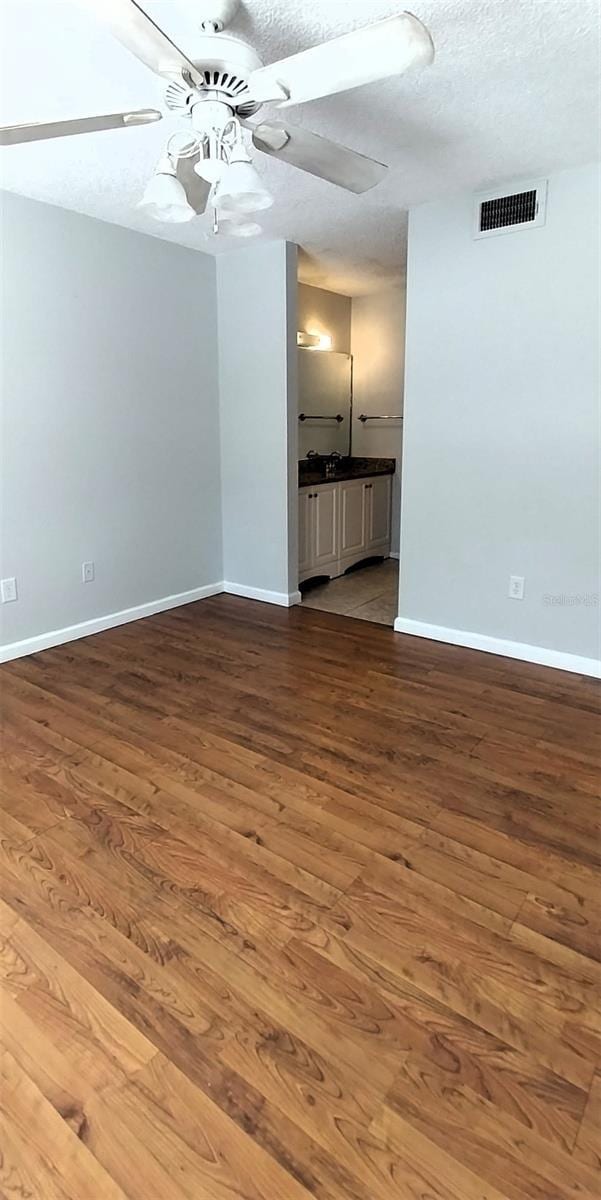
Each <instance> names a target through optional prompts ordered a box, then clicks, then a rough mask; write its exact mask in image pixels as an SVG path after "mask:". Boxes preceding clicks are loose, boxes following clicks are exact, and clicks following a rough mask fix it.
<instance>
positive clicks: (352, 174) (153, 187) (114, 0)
mask: <svg viewBox="0 0 601 1200" xmlns="http://www.w3.org/2000/svg"><path fill="white" fill-rule="evenodd" d="M79 3H80V4H82V5H84V6H85V7H87V8H89V9H90V10H91V11H92V12H93V14H94V16H95V17H97V19H98V20H100V21H102V22H103V23H104V24H106V25H108V27H109V29H110V30H111V32H112V33H113V34H114V36H115V37H116V38H117V39H118V40H119V41H120V42H121V43H122V45H124V46H126V48H127V49H128V50H130V51H131V53H132V54H134V55H135V56H136V57H137V58H139V59H140V60H141V62H143V63H144V64H145V65H146V66H147V67H149V69H150V70H152V71H154V72H155V74H157V75H159V76H161V77H162V78H163V79H165V80H166V81H167V84H168V86H167V88H166V93H165V104H166V106H167V108H168V110H169V111H170V113H171V115H173V116H175V117H177V118H180V119H181V120H182V121H184V122H186V123H187V129H188V137H187V139H186V140H185V144H184V146H183V148H182V149H178V147H177V146H176V145H175V136H177V135H174V138H170V139H169V143H168V144H167V147H166V150H165V152H164V154H163V156H162V158H161V160H160V162H159V165H158V166H157V169H156V171H155V174H154V176H153V178H152V179H151V180H149V183H148V184H147V187H146V190H145V193H144V196H143V198H142V200H141V201H140V204H139V207H140V208H143V209H145V210H146V211H148V212H149V213H150V214H152V215H153V216H155V217H156V218H157V219H158V220H161V221H169V222H183V221H189V220H191V219H192V218H193V217H194V216H197V215H201V214H202V213H203V212H204V211H205V209H206V207H207V205H210V206H211V207H212V208H213V231H214V232H215V233H217V232H219V224H220V218H221V219H222V220H225V221H227V223H228V228H227V232H228V233H230V234H231V235H232V236H234V237H252V236H254V235H255V234H256V233H259V232H261V229H260V226H258V225H257V224H256V223H255V222H252V221H244V220H242V221H240V220H234V218H236V217H237V216H244V215H246V214H249V213H254V212H258V211H261V210H263V209H267V208H269V207H270V206H271V205H272V204H273V196H272V195H271V193H270V192H269V191H268V190H267V188H266V187H265V186H264V184H263V182H262V180H261V176H260V174H259V172H258V171H257V170H256V168H255V166H254V164H253V162H252V160H251V157H250V155H249V153H248V150H247V148H246V145H245V141H244V135H243V132H242V127H244V128H245V129H247V130H248V131H249V133H250V141H251V142H252V146H253V148H254V149H255V150H257V151H259V152H260V153H264V154H267V155H269V156H270V157H272V158H279V159H280V160H281V161H283V162H287V163H290V164H291V165H292V166H295V167H297V168H298V169H299V170H302V171H307V172H308V173H309V174H311V175H315V176H317V177H318V178H319V179H325V180H327V181H328V182H330V183H333V184H336V185H337V186H339V187H342V188H345V189H346V190H347V191H350V192H355V193H356V194H360V193H361V192H365V191H368V190H369V188H372V187H375V186H376V184H378V183H379V182H380V181H381V180H382V179H383V178H384V176H385V174H386V171H387V167H386V165H385V164H384V163H380V162H377V161H376V160H375V159H372V158H369V157H368V156H366V155H364V154H359V153H357V152H356V151H354V150H350V149H348V148H347V147H346V146H342V145H340V144H339V143H337V142H332V141H330V140H329V139H328V138H323V137H321V136H319V135H318V134H315V133H311V131H310V130H308V129H303V128H302V127H300V128H299V127H296V126H294V125H290V124H289V122H288V121H287V120H282V119H280V118H270V119H269V120H268V121H267V122H265V121H263V122H259V123H257V124H253V123H252V122H251V120H250V118H251V117H254V116H255V114H256V113H257V112H258V110H259V109H260V107H261V105H262V104H264V103H272V104H276V105H278V106H279V107H281V108H288V107H290V106H291V105H294V104H303V103H305V102H306V101H309V100H315V99H318V98H321V97H324V96H332V95H335V94H336V93H337V92H341V91H346V90H348V89H350V88H356V87H360V86H361V85H363V84H366V83H374V82H376V81H377V80H380V79H387V78H389V77H390V76H393V75H400V74H402V73H403V72H404V71H406V70H408V69H409V68H410V67H412V66H416V65H417V66H425V65H428V64H429V63H431V62H432V61H433V58H434V46H433V43H432V38H431V36H430V34H429V32H428V30H427V29H426V27H425V26H424V25H422V23H421V21H419V20H418V18H417V17H414V16H413V15H412V14H411V13H407V12H403V13H401V14H400V15H399V16H396V17H389V18H387V19H385V20H383V21H376V22H375V24H373V25H369V26H367V27H366V28H364V29H357V30H355V31H354V32H353V33H348V34H344V35H343V36H342V37H339V38H334V39H332V41H329V42H325V43H323V44H322V45H321V46H313V47H311V48H310V49H308V50H302V51H301V52H300V53H299V54H293V55H291V56H290V57H289V58H285V59H282V60H281V61H280V62H277V63H270V64H268V65H267V66H263V64H262V63H261V60H260V58H259V56H258V54H257V53H256V51H255V50H254V49H253V47H252V46H250V45H248V43H247V42H245V41H244V40H243V39H242V38H239V37H237V36H235V35H233V34H231V33H224V32H223V30H224V28H225V27H226V26H227V25H229V24H230V22H231V21H232V19H233V18H234V16H235V14H236V11H237V9H238V7H239V0H196V4H197V9H198V12H199V17H200V23H201V34H200V36H199V38H198V39H197V48H196V51H195V55H196V56H195V58H194V59H191V58H188V57H187V56H186V55H185V54H184V52H183V51H182V50H180V49H179V47H178V46H176V45H175V43H174V42H172V41H171V39H170V38H169V37H168V36H167V34H166V33H164V32H163V30H162V29H161V28H160V27H159V26H158V25H157V24H156V23H155V22H154V21H153V20H152V18H151V17H149V16H148V14H147V13H145V12H144V10H143V8H141V7H140V5H139V4H138V3H137V0H79ZM161 116H162V114H161V113H160V112H158V111H157V110H156V109H141V110H139V111H138V112H128V113H116V114H109V115H108V116H100V117H84V118H82V119H81V120H75V121H54V122H51V123H50V124H34V125H13V126H8V127H6V128H4V129H0V145H15V144H17V143H20V142H30V141H38V140H41V139H45V138H55V137H66V136H69V135H72V134H80V133H88V132H95V131H99V130H104V129H119V128H128V127H129V126H136V125H142V124H147V123H151V122H154V121H157V120H160V119H161ZM190 127H191V133H192V138H190ZM180 144H181V135H180ZM170 146H171V149H170ZM192 158H194V162H192ZM188 160H189V161H188ZM181 163H183V164H184V166H185V171H182V170H180V169H179V168H180V164H181ZM190 172H191V173H190Z"/></svg>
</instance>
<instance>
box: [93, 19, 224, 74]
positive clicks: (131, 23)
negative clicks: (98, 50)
mask: <svg viewBox="0 0 601 1200" xmlns="http://www.w3.org/2000/svg"><path fill="white" fill-rule="evenodd" d="M79 3H80V4H81V5H83V6H84V7H85V8H87V9H89V10H90V11H91V12H92V15H93V16H94V17H96V18H97V19H98V20H100V21H102V22H103V24H105V25H108V27H109V29H110V31H111V33H112V34H113V35H114V37H116V38H117V40H118V41H119V42H121V43H122V45H123V46H125V47H126V48H127V49H128V50H131V53H132V54H135V56H136V58H139V59H140V61H141V62H143V63H144V64H145V66H147V67H150V70H151V71H155V72H156V74H157V75H163V76H164V77H165V78H167V79H174V78H177V79H180V78H181V76H182V75H186V76H188V77H189V78H190V79H191V81H192V83H196V84H200V83H203V82H204V80H203V76H202V75H201V74H200V72H199V71H198V69H197V68H196V67H195V66H194V63H193V62H191V60H190V59H189V58H187V57H186V55H185V54H184V53H183V51H182V50H180V49H179V47H178V46H176V45H175V43H174V42H172V41H171V38H169V37H167V34H166V33H164V32H163V30H162V29H161V28H160V26H159V25H157V24H156V23H155V22H154V21H153V20H152V17H149V16H148V13H145V12H144V9H143V8H141V7H140V5H139V4H137V3H136V0H100V2H99V0H79Z"/></svg>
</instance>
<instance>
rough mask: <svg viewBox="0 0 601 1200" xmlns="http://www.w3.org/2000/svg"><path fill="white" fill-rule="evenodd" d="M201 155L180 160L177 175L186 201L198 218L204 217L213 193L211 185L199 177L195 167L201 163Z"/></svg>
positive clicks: (176, 170) (176, 169)
mask: <svg viewBox="0 0 601 1200" xmlns="http://www.w3.org/2000/svg"><path fill="white" fill-rule="evenodd" d="M199 158H200V154H195V155H194V156H193V157H192V158H178V160H177V165H176V168H175V173H176V175H177V178H178V179H179V181H180V183H181V184H182V186H183V189H184V191H185V193H186V199H187V201H188V204H189V205H190V207H191V208H193V209H194V212H195V213H196V215H197V216H199V217H200V216H202V214H203V212H204V211H205V209H206V207H207V201H208V199H209V195H210V192H211V184H210V183H207V181H206V179H201V177H200V175H197V174H196V172H195V170H194V167H195V166H196V163H197V162H198V161H199Z"/></svg>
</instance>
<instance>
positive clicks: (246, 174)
mask: <svg viewBox="0 0 601 1200" xmlns="http://www.w3.org/2000/svg"><path fill="white" fill-rule="evenodd" d="M215 204H216V207H217V210H218V212H221V213H223V214H224V215H225V214H227V213H253V212H260V211H261V210H262V209H265V208H271V205H272V204H273V196H272V195H271V192H268V191H267V188H266V187H265V186H264V184H263V182H262V180H261V176H260V175H259V173H258V171H256V170H255V168H254V167H253V165H252V163H251V161H250V159H248V158H244V159H243V158H234V159H233V160H232V161H231V162H230V163H229V164H228V166H227V167H226V168H225V171H224V172H223V175H222V177H221V180H220V182H219V187H218V191H217V194H216V196H215Z"/></svg>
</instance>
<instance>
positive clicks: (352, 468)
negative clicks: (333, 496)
mask: <svg viewBox="0 0 601 1200" xmlns="http://www.w3.org/2000/svg"><path fill="white" fill-rule="evenodd" d="M395 466H396V461H395V459H394V458H341V459H340V461H339V462H338V464H337V466H336V471H335V474H334V475H326V473H325V462H324V461H323V460H322V461H321V462H319V463H317V464H316V463H315V461H314V460H312V459H306V458H302V459H301V460H300V462H299V464H298V486H299V487H300V488H302V487H315V484H316V483H340V482H341V481H342V480H345V479H365V478H367V476H369V475H394V470H395Z"/></svg>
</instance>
